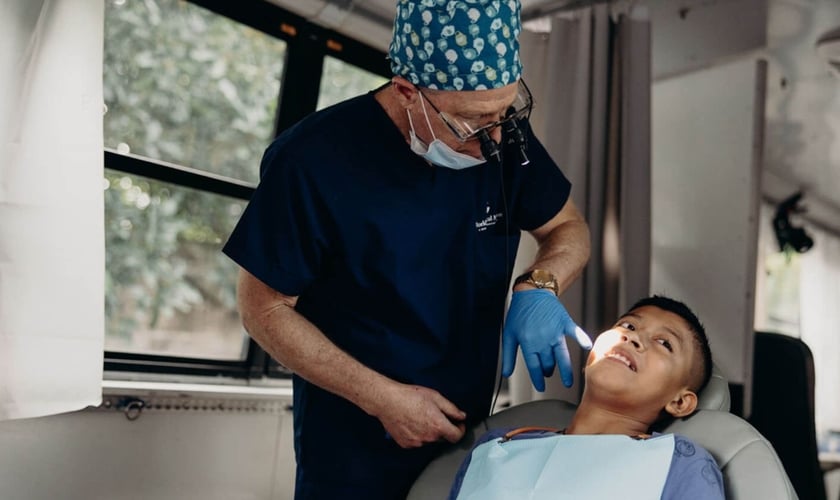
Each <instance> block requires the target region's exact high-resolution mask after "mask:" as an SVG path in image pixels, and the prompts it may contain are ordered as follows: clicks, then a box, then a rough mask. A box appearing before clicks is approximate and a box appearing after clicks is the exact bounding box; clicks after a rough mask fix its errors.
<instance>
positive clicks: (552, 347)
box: [502, 288, 592, 392]
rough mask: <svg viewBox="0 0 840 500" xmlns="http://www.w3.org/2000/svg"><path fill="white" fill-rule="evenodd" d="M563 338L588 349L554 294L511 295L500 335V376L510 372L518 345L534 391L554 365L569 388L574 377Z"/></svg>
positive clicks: (587, 342)
mask: <svg viewBox="0 0 840 500" xmlns="http://www.w3.org/2000/svg"><path fill="white" fill-rule="evenodd" d="M566 336H568V337H572V338H574V339H575V340H577V342H578V344H580V346H581V347H583V348H584V349H591V348H592V341H591V340H590V339H589V336H588V335H586V332H584V331H583V329H581V328H580V327H579V326H577V325H576V324H575V322H574V321H572V318H571V317H569V313H568V312H566V308H565V307H563V304H562V303H560V301H559V300H557V296H556V295H554V292H552V291H551V290H546V289H542V288H537V289H533V290H520V291H518V292H513V297H511V301H510V308H509V309H508V314H507V320H505V328H504V331H503V332H502V376H504V377H510V375H511V374H512V373H513V368H514V366H515V364H516V347H517V346H522V356H523V357H524V358H525V364H526V365H527V366H528V373H529V374H530V375H531V382H532V383H533V384H534V387H535V388H536V389H537V390H538V391H540V392H543V391H544V390H545V379H544V378H543V377H548V376H551V373H552V372H553V371H554V365H555V364H556V365H557V368H558V370H559V371H560V377H561V378H562V379H563V385H565V386H566V387H571V385H572V381H573V378H574V377H573V376H572V363H571V360H570V359H569V349H568V347H567V346H566V338H565V337H566Z"/></svg>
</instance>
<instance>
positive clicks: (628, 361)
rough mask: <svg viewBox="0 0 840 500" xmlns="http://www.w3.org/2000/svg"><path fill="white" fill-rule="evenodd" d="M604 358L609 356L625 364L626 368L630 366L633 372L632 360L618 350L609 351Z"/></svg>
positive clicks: (634, 368) (633, 364) (634, 365)
mask: <svg viewBox="0 0 840 500" xmlns="http://www.w3.org/2000/svg"><path fill="white" fill-rule="evenodd" d="M604 358H609V359H613V360H615V361H618V362H621V363H624V364H625V365H627V368H630V369H631V370H633V371H634V372H635V371H636V364H635V363H634V362H633V360H632V359H631V358H630V356H627V355H625V354H622V353H621V352H619V351H610V352H608V353H607V354H605V355H604Z"/></svg>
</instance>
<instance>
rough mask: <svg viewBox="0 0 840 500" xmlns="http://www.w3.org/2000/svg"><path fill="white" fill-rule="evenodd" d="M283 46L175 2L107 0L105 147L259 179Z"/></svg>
mask: <svg viewBox="0 0 840 500" xmlns="http://www.w3.org/2000/svg"><path fill="white" fill-rule="evenodd" d="M285 54H286V44H285V42H283V41H282V40H278V39H276V38H273V37H271V36H268V35H266V34H264V33H262V32H259V31H257V30H254V29H252V28H249V27H247V26H245V25H242V24H240V23H238V22H235V21H232V20H230V19H228V18H226V17H223V16H220V15H217V14H214V13H212V12H210V11H208V10H205V9H203V8H201V7H198V6H195V5H193V4H190V3H188V2H184V1H179V0H143V1H140V0H108V1H107V2H106V9H105V54H104V57H105V62H104V95H105V105H106V113H105V117H104V126H105V147H107V148H112V149H115V150H117V151H118V152H121V153H129V152H130V153H134V154H138V155H141V156H146V157H150V158H155V159H159V160H165V161H168V162H172V163H176V164H179V165H185V166H189V167H193V168H198V169H202V170H206V171H208V172H213V173H216V174H221V175H226V176H230V177H234V178H237V179H241V180H245V181H249V182H257V180H258V175H259V173H258V170H259V161H260V158H261V157H262V153H263V151H264V150H265V147H266V145H267V144H268V143H269V141H270V140H271V136H272V133H273V126H274V125H273V124H274V119H275V114H276V109H277V100H278V96H279V95H280V82H281V77H282V73H283V66H284V60H285Z"/></svg>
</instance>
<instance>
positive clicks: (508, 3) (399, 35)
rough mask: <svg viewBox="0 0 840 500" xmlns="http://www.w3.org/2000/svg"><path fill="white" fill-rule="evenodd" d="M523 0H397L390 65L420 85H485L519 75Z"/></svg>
mask: <svg viewBox="0 0 840 500" xmlns="http://www.w3.org/2000/svg"><path fill="white" fill-rule="evenodd" d="M519 13H520V5H519V0H398V2H397V15H396V18H395V20H394V37H393V39H392V40H391V47H390V51H389V56H390V58H391V70H392V71H393V72H394V74H395V75H399V76H403V77H405V78H406V79H408V80H409V81H411V83H413V84H415V85H418V86H420V87H428V88H430V89H439V90H486V89H492V88H498V87H504V86H505V85H508V84H511V83H514V82H516V81H517V80H519V77H520V75H521V73H522V63H521V62H520V60H519V32H520V31H521V26H520V20H519Z"/></svg>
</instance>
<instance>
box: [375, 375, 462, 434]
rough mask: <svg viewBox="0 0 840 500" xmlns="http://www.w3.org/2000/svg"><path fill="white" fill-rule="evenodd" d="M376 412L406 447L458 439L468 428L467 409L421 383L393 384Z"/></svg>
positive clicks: (386, 427)
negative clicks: (466, 424)
mask: <svg viewBox="0 0 840 500" xmlns="http://www.w3.org/2000/svg"><path fill="white" fill-rule="evenodd" d="M374 416H375V417H377V418H378V419H379V421H380V422H382V425H383V426H384V427H385V431H386V432H387V434H388V436H390V438H391V439H393V440H394V441H395V442H396V443H397V444H398V445H400V446H401V447H403V448H417V447H420V446H423V445H424V444H428V443H434V442H438V441H442V440H446V441H449V442H450V443H455V442H457V441H459V440H460V439H461V438H462V437H463V436H464V432H465V430H466V427H465V424H464V419H465V418H466V417H467V415H466V413H464V412H463V411H461V410H460V409H458V407H457V406H455V405H454V404H453V403H452V402H451V401H449V400H448V399H446V398H445V397H443V396H442V395H441V394H440V393H439V392H437V391H435V390H433V389H429V388H427V387H422V386H419V385H406V384H396V385H395V386H393V387H392V388H391V390H389V391H388V395H387V396H386V398H384V400H383V401H382V404H381V405H380V408H378V409H377V410H376V413H374Z"/></svg>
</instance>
